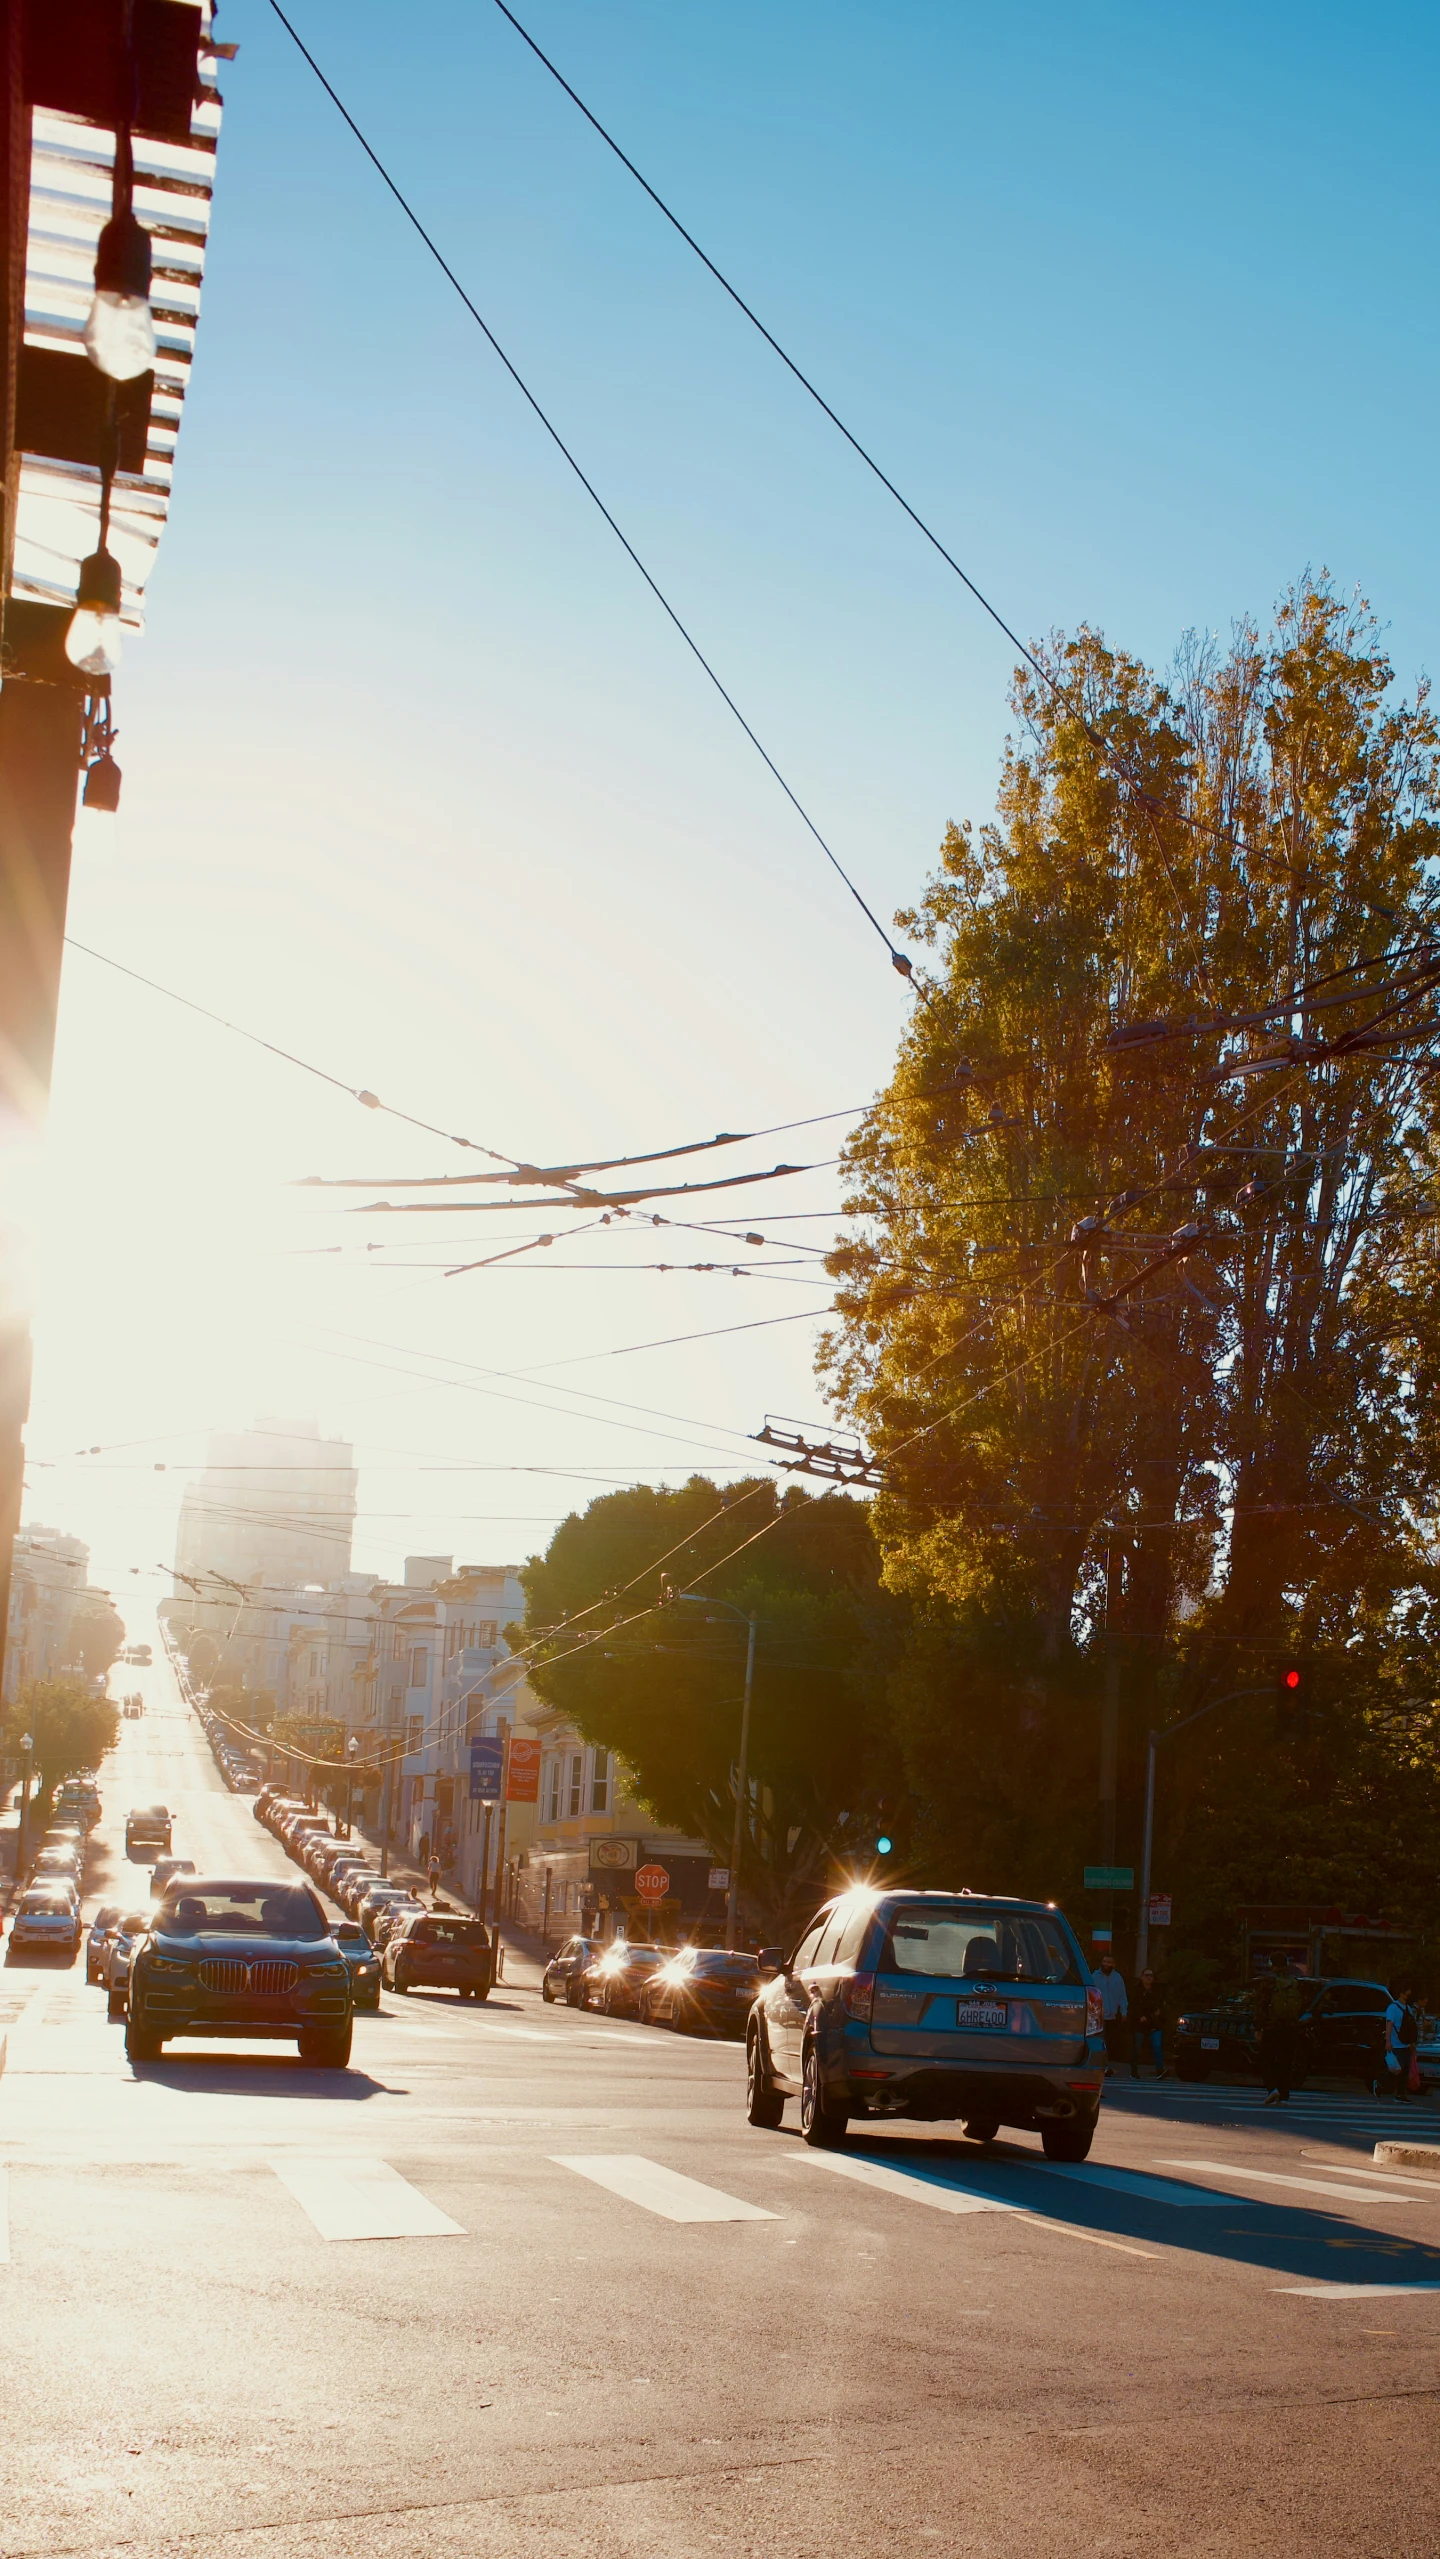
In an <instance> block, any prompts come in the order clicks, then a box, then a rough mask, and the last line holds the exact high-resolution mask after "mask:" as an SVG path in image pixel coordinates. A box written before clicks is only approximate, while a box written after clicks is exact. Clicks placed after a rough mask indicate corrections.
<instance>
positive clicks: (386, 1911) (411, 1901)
mask: <svg viewBox="0 0 1440 2559" xmlns="http://www.w3.org/2000/svg"><path fill="white" fill-rule="evenodd" d="M361 1907H362V1909H363V1908H364V1904H363V1903H362V1904H361ZM424 1908H425V1904H424V1902H423V1901H421V1899H420V1897H419V1895H418V1894H417V1893H402V1894H401V1895H400V1897H399V1899H398V1900H397V1901H387V1902H382V1903H381V1905H380V1908H379V1910H378V1911H377V1912H376V1915H375V1922H374V1926H373V1927H372V1929H371V1931H370V1934H371V1936H372V1937H373V1938H374V1940H375V1943H376V1945H377V1946H379V1947H380V1948H382V1949H383V1948H384V1947H386V1946H388V1945H389V1943H390V1939H391V1937H392V1935H393V1934H394V1931H395V1930H396V1929H397V1928H398V1927H399V1925H400V1922H401V1921H402V1920H404V1919H409V1918H410V1917H411V1916H412V1915H413V1914H414V1913H415V1912H416V1911H423V1910H424Z"/></svg>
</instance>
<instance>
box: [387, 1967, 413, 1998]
mask: <svg viewBox="0 0 1440 2559" xmlns="http://www.w3.org/2000/svg"><path fill="white" fill-rule="evenodd" d="M390 1987H391V1989H392V1990H398V1991H399V1993H400V1996H401V1998H402V1999H408V1998H409V1996H410V1976H409V1974H408V1973H406V1974H405V1975H404V1976H403V1977H402V1975H401V1971H400V1967H399V1965H398V1964H397V1965H396V1967H395V1970H394V1971H393V1973H392V1974H391V1976H390Z"/></svg>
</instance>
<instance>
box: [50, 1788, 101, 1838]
mask: <svg viewBox="0 0 1440 2559" xmlns="http://www.w3.org/2000/svg"><path fill="white" fill-rule="evenodd" d="M103 1810H104V1807H103V1805H102V1804H101V1801H100V1789H99V1787H98V1786H97V1785H96V1784H95V1781H94V1779H93V1778H80V1777H67V1778H66V1779H65V1782H64V1784H63V1785H62V1786H61V1788H60V1791H59V1793H58V1794H57V1796H56V1798H55V1811H56V1813H57V1815H58V1817H59V1818H60V1819H61V1820H62V1821H64V1820H67V1819H71V1818H73V1819H74V1820H76V1821H78V1822H79V1824H80V1826H81V1828H82V1830H87V1831H91V1830H93V1829H94V1827H95V1824H96V1823H97V1822H98V1820H99V1819H100V1815H101V1813H102V1811H103Z"/></svg>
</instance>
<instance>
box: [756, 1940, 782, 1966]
mask: <svg viewBox="0 0 1440 2559" xmlns="http://www.w3.org/2000/svg"><path fill="white" fill-rule="evenodd" d="M755 1961H756V1963H757V1964H758V1965H759V1967H760V1970H761V1971H762V1973H783V1971H784V1970H785V1949H784V1947H783V1946H762V1947H761V1949H760V1952H759V1954H758V1955H757V1956H756V1958H755Z"/></svg>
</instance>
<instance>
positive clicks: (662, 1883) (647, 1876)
mask: <svg viewBox="0 0 1440 2559" xmlns="http://www.w3.org/2000/svg"><path fill="white" fill-rule="evenodd" d="M635 1890H636V1891H637V1893H638V1894H639V1896H640V1899H641V1900H642V1901H643V1902H652V1903H653V1902H662V1901H663V1900H664V1899H665V1896H666V1894H667V1893H668V1892H669V1890H670V1877H669V1875H668V1874H667V1873H666V1870H665V1868H664V1867H663V1866H642V1867H641V1869H640V1871H639V1873H638V1874H637V1876H636V1878H635Z"/></svg>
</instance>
